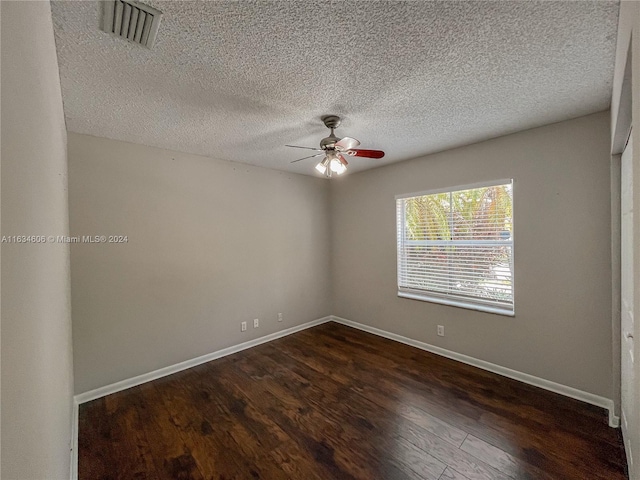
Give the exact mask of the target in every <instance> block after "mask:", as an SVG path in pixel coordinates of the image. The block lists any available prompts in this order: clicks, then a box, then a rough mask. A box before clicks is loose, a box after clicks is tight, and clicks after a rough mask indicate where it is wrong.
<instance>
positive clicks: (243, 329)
mask: <svg viewBox="0 0 640 480" xmlns="http://www.w3.org/2000/svg"><path fill="white" fill-rule="evenodd" d="M240 331H241V332H246V331H247V322H242V323H241V324H240Z"/></svg>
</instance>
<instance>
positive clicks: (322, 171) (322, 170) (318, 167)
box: [316, 160, 327, 175]
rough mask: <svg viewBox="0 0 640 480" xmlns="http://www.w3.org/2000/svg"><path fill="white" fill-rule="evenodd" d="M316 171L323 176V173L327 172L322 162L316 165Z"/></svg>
mask: <svg viewBox="0 0 640 480" xmlns="http://www.w3.org/2000/svg"><path fill="white" fill-rule="evenodd" d="M316 170H317V171H318V172H320V173H321V174H323V175H324V174H325V172H326V171H327V166H326V165H325V161H324V160H323V161H322V162H320V163H319V164H317V165H316Z"/></svg>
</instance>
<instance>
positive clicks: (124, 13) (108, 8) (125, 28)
mask: <svg viewBox="0 0 640 480" xmlns="http://www.w3.org/2000/svg"><path fill="white" fill-rule="evenodd" d="M102 3H103V5H104V10H103V15H102V30H104V31H105V32H107V33H113V34H114V35H117V36H118V37H122V38H124V39H125V40H129V41H130V42H133V43H138V44H140V45H142V46H144V47H148V48H151V47H153V43H154V42H155V40H156V36H157V34H158V28H159V27H160V19H161V18H162V12H161V11H160V10H156V9H155V8H153V7H150V6H148V5H145V4H143V3H140V2H136V1H135V0H126V1H125V0H107V1H104V2H102Z"/></svg>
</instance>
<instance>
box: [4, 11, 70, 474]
mask: <svg viewBox="0 0 640 480" xmlns="http://www.w3.org/2000/svg"><path fill="white" fill-rule="evenodd" d="M0 3H1V7H0V9H1V12H2V14H1V17H2V58H1V62H2V235H47V236H48V235H66V234H68V209H67V162H66V151H65V150H66V147H65V143H66V132H65V124H64V116H63V112H62V98H61V95H60V82H59V77H58V64H57V57H56V51H55V45H54V40H53V28H52V23H51V12H50V6H49V2H0ZM71 357H72V351H71V312H70V302H69V248H68V246H67V245H64V244H54V243H47V244H8V243H4V244H2V478H3V479H5V480H14V479H19V480H26V479H28V480H53V479H62V478H69V460H70V456H69V448H70V444H71V417H72V394H73V377H72V366H71V362H72V359H71Z"/></svg>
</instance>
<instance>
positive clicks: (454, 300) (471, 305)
mask: <svg viewBox="0 0 640 480" xmlns="http://www.w3.org/2000/svg"><path fill="white" fill-rule="evenodd" d="M509 184H510V185H511V205H512V207H511V208H512V215H511V225H512V231H511V238H510V246H511V258H510V265H509V267H510V271H511V293H512V305H511V308H509V307H503V306H499V305H495V304H494V303H493V302H492V301H491V300H486V301H484V300H482V299H461V298H460V296H457V295H455V294H447V293H439V292H432V291H425V290H417V289H411V288H407V287H401V286H400V283H401V278H402V275H401V273H402V268H401V264H402V258H403V255H401V253H402V249H401V245H406V243H405V242H406V240H404V238H402V239H401V236H404V235H405V234H406V229H405V227H404V225H405V221H406V216H405V208H404V206H403V207H402V218H399V215H398V214H399V209H398V201H399V200H405V199H407V198H413V197H422V196H426V195H435V194H438V193H455V192H458V191H465V190H473V189H478V188H486V187H495V186H500V185H509ZM514 186H515V181H514V179H513V178H506V179H500V180H492V181H487V182H479V183H472V184H467V185H456V186H453V187H443V188H434V189H430V190H423V191H419V192H413V193H404V194H400V195H396V196H395V202H396V256H397V260H396V269H397V271H396V273H397V282H396V287H397V295H398V297H401V298H408V299H411V300H419V301H423V302H430V303H437V304H442V305H449V306H453V307H460V308H466V309H469V310H477V311H481V312H487V313H495V314H499V315H505V316H509V317H514V316H515V269H514V264H515V213H514V212H515V206H514V204H515V193H514ZM401 225H402V228H399V227H400V226H401ZM443 242H446V243H448V241H447V240H444V241H443ZM488 242H490V241H488ZM501 243H502V242H501Z"/></svg>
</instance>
